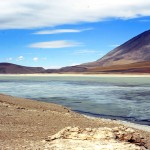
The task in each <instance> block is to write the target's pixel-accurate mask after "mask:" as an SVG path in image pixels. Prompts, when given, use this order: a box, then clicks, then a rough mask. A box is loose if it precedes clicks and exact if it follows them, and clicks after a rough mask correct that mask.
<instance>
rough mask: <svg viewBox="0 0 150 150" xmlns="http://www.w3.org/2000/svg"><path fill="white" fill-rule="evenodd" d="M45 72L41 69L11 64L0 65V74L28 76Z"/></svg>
mask: <svg viewBox="0 0 150 150" xmlns="http://www.w3.org/2000/svg"><path fill="white" fill-rule="evenodd" d="M43 71H45V69H44V68H42V67H25V66H20V65H15V64H11V63H0V74H9V73H10V74H28V73H41V72H43Z"/></svg>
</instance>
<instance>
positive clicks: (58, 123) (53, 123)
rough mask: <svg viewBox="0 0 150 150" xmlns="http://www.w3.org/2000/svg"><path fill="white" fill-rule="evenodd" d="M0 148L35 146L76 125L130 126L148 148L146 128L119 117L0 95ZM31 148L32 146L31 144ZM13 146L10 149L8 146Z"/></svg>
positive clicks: (149, 146) (99, 126) (96, 126)
mask: <svg viewBox="0 0 150 150" xmlns="http://www.w3.org/2000/svg"><path fill="white" fill-rule="evenodd" d="M0 111H1V113H0V133H1V134H0V147H3V148H5V146H6V145H7V147H9V148H12V147H16V146H18V145H19V148H20V147H21V148H20V149H24V148H22V146H29V142H32V143H34V144H35V145H36V144H37V143H39V142H41V141H43V140H44V139H47V138H48V137H49V136H52V135H54V134H56V133H57V132H59V131H60V130H62V129H64V128H66V127H68V126H70V127H79V128H83V129H86V128H91V129H96V128H102V129H105V128H109V129H110V130H112V128H114V127H117V128H118V129H119V128H122V127H123V128H124V127H125V128H130V127H131V128H133V129H134V130H135V131H136V133H139V134H141V135H142V137H144V138H145V139H146V141H147V145H148V148H150V127H149V126H144V125H138V124H132V123H129V122H123V121H119V120H111V119H103V118H95V117H89V116H84V115H82V114H78V113H76V112H73V111H71V110H70V109H68V108H67V107H64V106H61V105H57V104H54V103H46V102H41V101H36V100H30V99H24V98H17V97H13V96H8V95H4V94H0ZM32 148H33V147H32ZM12 149H13V148H12Z"/></svg>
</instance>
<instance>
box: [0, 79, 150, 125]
mask: <svg viewBox="0 0 150 150" xmlns="http://www.w3.org/2000/svg"><path fill="white" fill-rule="evenodd" d="M0 93H3V94H7V95H13V96H17V97H23V98H30V99H36V100H39V101H45V102H53V103H56V104H61V105H64V106H67V107H69V108H71V109H72V110H74V111H77V112H80V113H83V114H86V115H91V116H96V117H104V118H112V119H122V120H127V121H131V122H136V123H140V124H146V125H150V78H149V77H134V78H133V77H98V76H85V77H82V76H77V77H75V76H0Z"/></svg>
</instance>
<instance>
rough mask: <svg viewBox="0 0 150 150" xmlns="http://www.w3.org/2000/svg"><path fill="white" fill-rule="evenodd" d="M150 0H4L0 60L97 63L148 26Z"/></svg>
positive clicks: (52, 64) (0, 11) (44, 64)
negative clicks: (96, 61)
mask: <svg viewBox="0 0 150 150" xmlns="http://www.w3.org/2000/svg"><path fill="white" fill-rule="evenodd" d="M149 8H150V2H149V1H148V0H139V1H138V2H137V1H136V0H133V1H132V2H131V1H130V0H126V1H119V0H114V1H113V2H110V1H108V0H105V2H104V1H102V0H76V1H73V0H63V3H62V0H36V1H32V2H31V0H30V1H29V0H5V1H4V2H1V5H0V51H1V55H0V62H10V63H15V64H20V65H25V66H42V67H45V68H59V67H63V66H70V65H76V64H81V63H85V62H90V61H95V60H97V59H99V58H101V57H102V56H103V55H105V54H106V53H108V52H109V51H110V50H112V49H113V48H115V47H117V46H118V45H120V44H122V43H124V42H126V41H127V40H129V39H130V38H132V37H134V36H136V35H138V34H140V33H142V32H144V31H146V30H149V25H150V10H149Z"/></svg>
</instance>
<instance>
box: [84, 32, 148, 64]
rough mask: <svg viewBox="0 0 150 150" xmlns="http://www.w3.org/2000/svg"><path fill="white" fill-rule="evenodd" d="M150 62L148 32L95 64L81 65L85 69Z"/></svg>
mask: <svg viewBox="0 0 150 150" xmlns="http://www.w3.org/2000/svg"><path fill="white" fill-rule="evenodd" d="M145 61H150V30H148V31H146V32H143V33H141V34H139V35H137V36H136V37H134V38H132V39H130V40H129V41H127V42H125V43H124V44H122V45H120V46H119V47H117V48H115V49H114V50H112V51H110V52H109V53H108V54H106V55H105V56H104V57H102V58H101V59H98V60H97V61H95V62H91V63H86V64H83V66H86V67H96V66H112V65H125V64H131V63H136V62H145Z"/></svg>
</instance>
